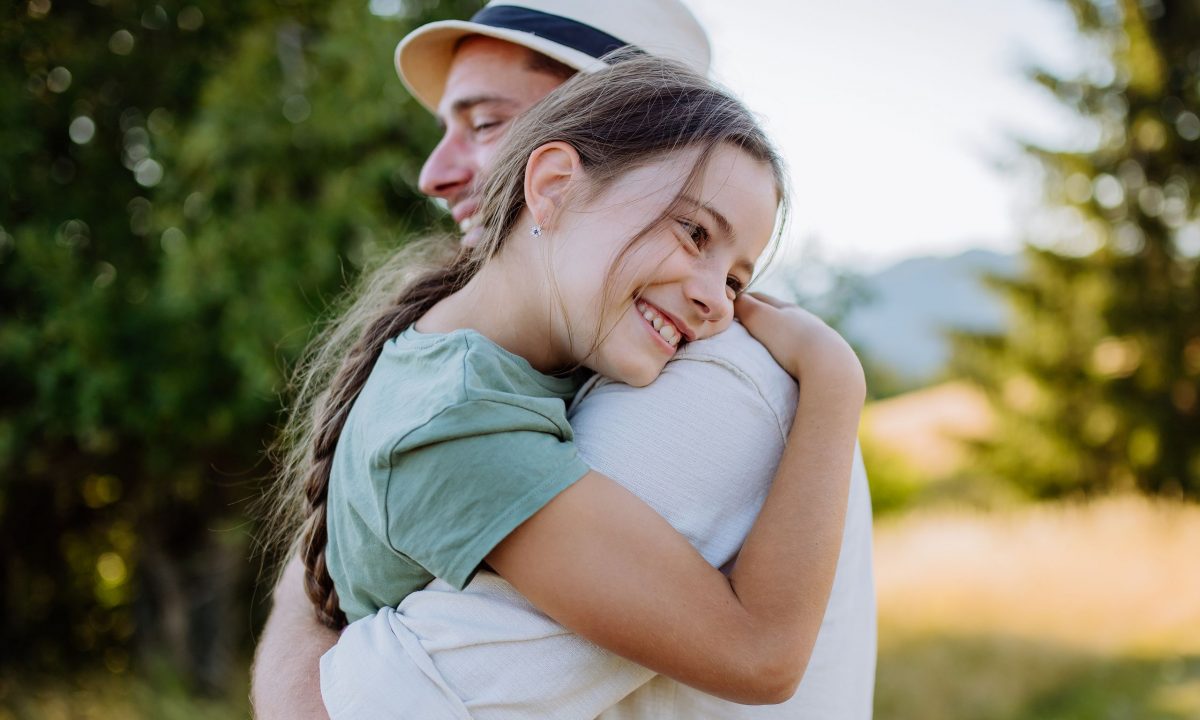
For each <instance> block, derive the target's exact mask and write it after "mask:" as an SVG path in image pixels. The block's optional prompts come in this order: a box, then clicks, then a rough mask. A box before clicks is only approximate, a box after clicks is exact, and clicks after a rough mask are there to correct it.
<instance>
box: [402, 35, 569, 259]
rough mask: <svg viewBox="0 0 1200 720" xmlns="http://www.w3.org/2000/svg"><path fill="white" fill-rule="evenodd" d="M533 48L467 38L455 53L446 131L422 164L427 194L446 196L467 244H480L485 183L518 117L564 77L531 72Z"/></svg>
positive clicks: (441, 113) (444, 113)
mask: <svg viewBox="0 0 1200 720" xmlns="http://www.w3.org/2000/svg"><path fill="white" fill-rule="evenodd" d="M529 53H530V51H529V50H527V49H526V48H523V47H521V46H519V45H514V44H512V43H508V42H504V41H503V40H496V39H493V38H489V37H483V36H479V37H473V38H469V39H468V40H466V41H465V42H464V43H463V44H462V46H461V47H459V49H458V52H456V53H455V55H454V61H453V62H452V63H451V64H450V73H449V75H448V76H447V78H446V89H445V92H444V93H443V95H442V100H441V102H440V103H439V104H438V110H437V116H438V121H439V122H440V123H441V125H442V127H444V128H445V134H444V135H443V136H442V140H441V142H439V143H438V146H437V147H436V148H434V149H433V153H432V154H431V155H430V156H429V159H428V160H426V161H425V166H424V167H423V168H421V178H420V182H419V186H420V188H421V192H423V193H425V194H426V195H430V196H432V197H440V198H443V199H445V200H446V202H447V203H448V204H449V206H450V214H451V215H452V216H453V217H454V221H455V222H456V223H458V225H459V227H460V228H462V230H463V239H462V242H463V244H464V245H475V244H476V243H478V242H479V238H480V235H481V234H482V233H481V231H480V229H479V228H478V227H476V226H475V225H474V219H475V212H476V210H478V207H479V195H478V193H479V186H480V183H481V180H482V177H483V175H484V174H485V173H486V172H487V169H488V167H489V166H490V165H491V162H492V158H493V157H494V156H495V154H496V150H497V149H499V147H500V141H501V139H502V138H503V137H504V134H505V133H506V132H507V131H508V126H509V124H510V123H511V122H512V120H513V119H514V118H516V117H517V116H518V115H520V114H521V113H523V112H525V110H527V109H528V108H530V107H531V106H532V105H533V104H534V103H536V102H537V101H538V100H541V99H542V98H543V97H545V96H546V95H547V94H548V93H549V92H550V91H551V90H553V89H554V88H556V87H558V86H559V85H560V84H562V80H561V79H560V78H558V77H555V76H554V75H551V74H550V73H546V72H542V71H538V70H531V69H530V68H529V64H530V57H529Z"/></svg>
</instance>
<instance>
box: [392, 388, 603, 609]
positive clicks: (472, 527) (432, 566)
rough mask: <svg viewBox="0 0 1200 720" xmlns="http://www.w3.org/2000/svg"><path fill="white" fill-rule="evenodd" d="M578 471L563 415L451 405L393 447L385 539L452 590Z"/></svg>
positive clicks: (582, 467) (581, 466) (582, 469)
mask: <svg viewBox="0 0 1200 720" xmlns="http://www.w3.org/2000/svg"><path fill="white" fill-rule="evenodd" d="M587 471H588V466H587V465H586V464H585V463H584V462H583V460H581V459H580V458H579V456H578V454H577V453H576V450H575V445H574V443H573V442H572V436H571V434H570V429H569V426H566V424H565V421H563V422H561V423H560V422H556V419H555V418H551V417H546V416H545V415H542V414H540V413H538V412H536V411H534V410H531V409H529V408H524V407H518V406H514V405H509V404H506V403H498V402H491V401H471V402H465V403H462V404H459V405H455V406H452V407H450V408H447V409H446V410H444V411H443V412H442V413H441V414H440V415H439V416H438V417H436V418H434V419H433V420H431V421H430V422H429V423H428V424H427V425H426V428H425V429H423V431H422V432H421V434H420V436H419V437H417V438H410V442H408V443H407V444H406V446H405V447H402V448H400V449H398V450H397V451H396V452H395V453H394V454H393V457H392V459H391V470H390V473H389V477H388V488H387V513H388V518H387V528H388V540H389V542H390V544H391V546H392V549H393V550H395V551H396V552H399V553H402V554H404V555H406V556H407V557H409V558H410V559H412V560H413V561H414V562H416V563H418V564H420V565H421V566H422V567H424V568H425V569H426V570H427V571H429V573H430V574H432V575H433V576H435V577H438V578H441V579H442V580H444V581H445V582H447V583H448V584H450V585H451V586H453V587H455V588H457V589H460V590H461V589H462V588H463V587H465V586H466V584H467V583H468V582H469V581H470V580H471V578H472V577H473V576H474V575H475V572H476V571H477V570H478V569H479V565H480V563H482V562H483V559H484V558H485V557H486V556H487V554H488V553H489V552H491V551H492V548H494V547H495V546H496V545H497V544H498V543H499V542H500V541H501V540H503V539H504V538H505V537H507V536H508V534H509V533H511V532H512V531H513V530H514V529H516V527H517V526H518V525H520V524H521V523H523V522H524V521H525V520H527V519H528V518H529V517H530V516H531V515H533V514H534V513H535V512H537V511H538V510H540V509H541V508H542V507H543V506H545V504H546V503H547V502H549V501H550V500H551V499H553V498H554V496H556V495H557V494H558V493H560V492H562V491H563V490H565V489H566V488H567V487H568V486H570V485H571V484H572V483H574V482H575V481H576V480H578V479H579V478H581V477H583V475H584V474H585V473H587Z"/></svg>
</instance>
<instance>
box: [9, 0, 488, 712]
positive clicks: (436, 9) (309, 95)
mask: <svg viewBox="0 0 1200 720" xmlns="http://www.w3.org/2000/svg"><path fill="white" fill-rule="evenodd" d="M478 5H479V3H478V2H466V1H459V2H438V3H435V2H433V1H432V0H410V1H408V2H405V3H404V4H403V5H401V4H400V3H399V2H392V3H387V2H381V1H380V0H375V2H373V3H372V5H371V8H368V6H367V4H366V3H365V2H336V3H319V2H310V1H308V0H278V1H277V2H271V1H267V0H248V1H246V2H240V3H221V2H216V1H215V0H176V1H173V0H163V1H160V2H149V1H144V0H91V2H87V3H85V2H77V3H66V2H56V3H52V2H51V0H28V1H25V0H22V1H21V2H17V3H7V4H5V6H4V7H3V9H0V50H2V54H3V57H4V58H6V62H5V63H4V64H3V65H0V96H2V97H3V98H4V101H3V102H2V103H0V307H2V308H3V310H2V313H3V319H2V321H0V376H2V377H3V378H4V382H3V384H0V544H2V545H3V547H5V548H9V549H10V551H9V552H5V553H4V554H3V557H2V558H0V598H2V602H3V612H2V613H0V627H2V628H3V631H2V634H0V642H2V643H3V644H4V646H5V648H6V650H5V652H4V653H3V654H2V655H0V670H5V671H7V669H12V668H15V667H18V666H19V667H21V668H22V669H23V670H24V671H31V672H36V671H38V670H46V671H55V670H58V669H63V668H65V667H66V668H69V667H70V666H72V665H80V664H94V663H96V662H102V663H103V664H104V665H106V666H107V668H108V669H109V670H110V671H112V672H117V673H120V672H125V671H126V670H127V668H129V667H130V665H131V663H134V662H137V661H139V660H148V659H152V658H153V659H155V662H165V663H166V665H167V666H169V667H173V668H175V669H176V671H177V672H181V673H183V674H184V676H186V677H188V678H190V680H191V681H192V682H194V683H195V685H196V686H197V687H199V688H201V689H207V690H210V691H214V692H215V691H218V690H219V689H220V688H222V687H226V686H228V684H229V683H230V682H231V681H230V673H231V672H233V673H236V672H238V671H237V669H236V668H237V667H238V666H237V665H236V656H237V654H238V651H239V650H244V649H245V648H246V647H247V646H248V644H249V636H250V633H251V630H252V629H253V618H252V612H251V610H252V609H251V599H252V598H253V597H254V596H255V590H254V589H253V583H254V582H255V581H256V578H257V573H258V565H256V564H255V563H253V562H251V561H250V560H248V559H247V558H248V557H249V556H250V552H249V550H250V545H251V543H252V536H253V527H252V526H251V525H250V524H249V523H248V522H247V521H246V520H245V517H246V515H247V513H246V501H247V499H248V498H250V497H251V496H253V495H254V494H255V493H256V491H257V489H258V487H259V482H260V480H261V478H262V477H263V476H265V475H266V474H267V472H268V468H266V467H265V465H264V463H263V460H262V451H263V448H264V446H265V444H266V443H267V442H268V440H269V439H270V437H271V435H272V432H273V424H274V423H275V422H277V419H278V412H279V409H280V400H279V397H278V394H279V392H280V389H281V387H282V384H283V382H282V381H283V377H284V375H285V373H286V369H287V367H288V366H289V364H290V362H291V361H292V360H293V359H294V357H295V356H296V354H297V352H298V350H299V349H300V347H301V345H302V344H303V343H304V342H305V340H306V339H307V337H308V333H309V329H310V328H311V327H312V324H313V321H314V319H315V318H317V317H318V316H319V315H320V314H321V313H322V311H323V309H324V307H325V304H326V303H327V302H328V301H329V299H331V298H332V297H334V296H335V295H336V294H337V293H338V291H339V290H340V289H341V288H342V287H343V286H344V285H345V284H346V283H347V282H348V281H349V280H351V279H352V276H353V275H355V273H356V272H357V269H358V268H359V267H361V266H362V265H363V264H364V263H365V262H367V261H369V260H370V259H371V258H372V257H373V256H376V255H378V254H379V253H381V252H384V251H386V250H388V249H391V248H394V247H396V246H397V245H399V244H401V243H403V242H404V240H405V239H406V238H407V237H410V236H411V234H412V233H413V232H415V231H417V230H425V229H427V228H428V227H429V226H430V225H431V224H433V223H436V222H438V221H444V220H442V219H441V215H442V214H441V213H439V212H438V211H437V210H436V209H435V208H434V207H433V206H432V205H431V204H430V203H428V202H427V201H426V200H424V199H423V198H422V197H421V196H420V195H419V193H418V192H417V191H416V189H415V185H416V176H417V173H418V170H419V168H420V165H421V162H422V161H423V159H424V157H425V155H426V153H427V152H428V151H429V149H430V148H432V147H433V145H434V143H435V141H436V139H437V136H438V131H437V128H436V125H435V123H434V121H433V119H432V118H431V117H429V115H428V113H426V112H425V111H424V110H423V109H422V108H421V107H420V106H419V105H417V104H416V102H415V101H414V100H412V99H411V98H410V97H409V96H408V94H407V93H406V92H405V91H404V89H403V86H402V85H401V83H400V81H399V80H398V78H397V77H396V75H395V71H394V69H393V66H392V52H393V49H394V47H395V44H396V42H397V41H398V40H399V39H400V38H401V37H402V36H403V35H404V34H405V33H406V32H407V31H408V30H409V29H411V28H412V27H414V26H416V25H418V24H421V23H424V22H428V21H430V20H433V19H438V18H442V17H447V16H464V15H469V14H470V13H471V12H472V11H473V10H474V9H476V8H477V7H478ZM372 9H373V10H374V11H375V12H371V10H372ZM388 13H391V15H390V16H388V17H381V16H380V15H381V14H388ZM14 548H19V552H13V551H11V549H14ZM262 594H263V591H262V590H260V591H258V597H260V598H261V596H262Z"/></svg>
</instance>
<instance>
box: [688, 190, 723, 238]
mask: <svg viewBox="0 0 1200 720" xmlns="http://www.w3.org/2000/svg"><path fill="white" fill-rule="evenodd" d="M679 199H680V200H683V201H684V202H687V203H691V204H692V205H695V206H696V207H698V208H700V209H702V210H704V211H705V212H707V213H708V214H709V215H711V216H712V219H713V221H714V222H716V223H717V227H718V228H720V230H721V232H722V233H723V234H724V235H726V236H727V237H728V238H729V239H730V240H733V239H734V238H735V237H736V236H737V234H736V233H735V232H734V231H733V225H732V224H730V222H729V219H728V218H726V217H725V216H724V215H722V214H721V213H720V211H719V210H717V209H716V208H715V207H713V206H712V205H709V204H708V203H703V202H700V201H699V200H697V199H696V198H694V197H692V196H691V195H683V196H680V198H679Z"/></svg>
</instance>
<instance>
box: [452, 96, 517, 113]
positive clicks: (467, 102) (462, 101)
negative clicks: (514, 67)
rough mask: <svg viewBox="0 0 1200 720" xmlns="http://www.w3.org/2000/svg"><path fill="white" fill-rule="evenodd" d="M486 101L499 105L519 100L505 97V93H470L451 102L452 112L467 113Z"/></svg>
mask: <svg viewBox="0 0 1200 720" xmlns="http://www.w3.org/2000/svg"><path fill="white" fill-rule="evenodd" d="M485 103H495V104H498V105H510V106H511V105H516V104H517V101H516V100H513V99H512V98H507V97H504V96H503V95H469V96H467V97H464V98H459V99H458V100H455V101H454V102H453V103H451V104H450V112H451V114H454V115H458V114H460V113H465V112H467V111H468V110H470V109H471V108H473V107H475V106H476V105H483V104H485Z"/></svg>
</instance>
